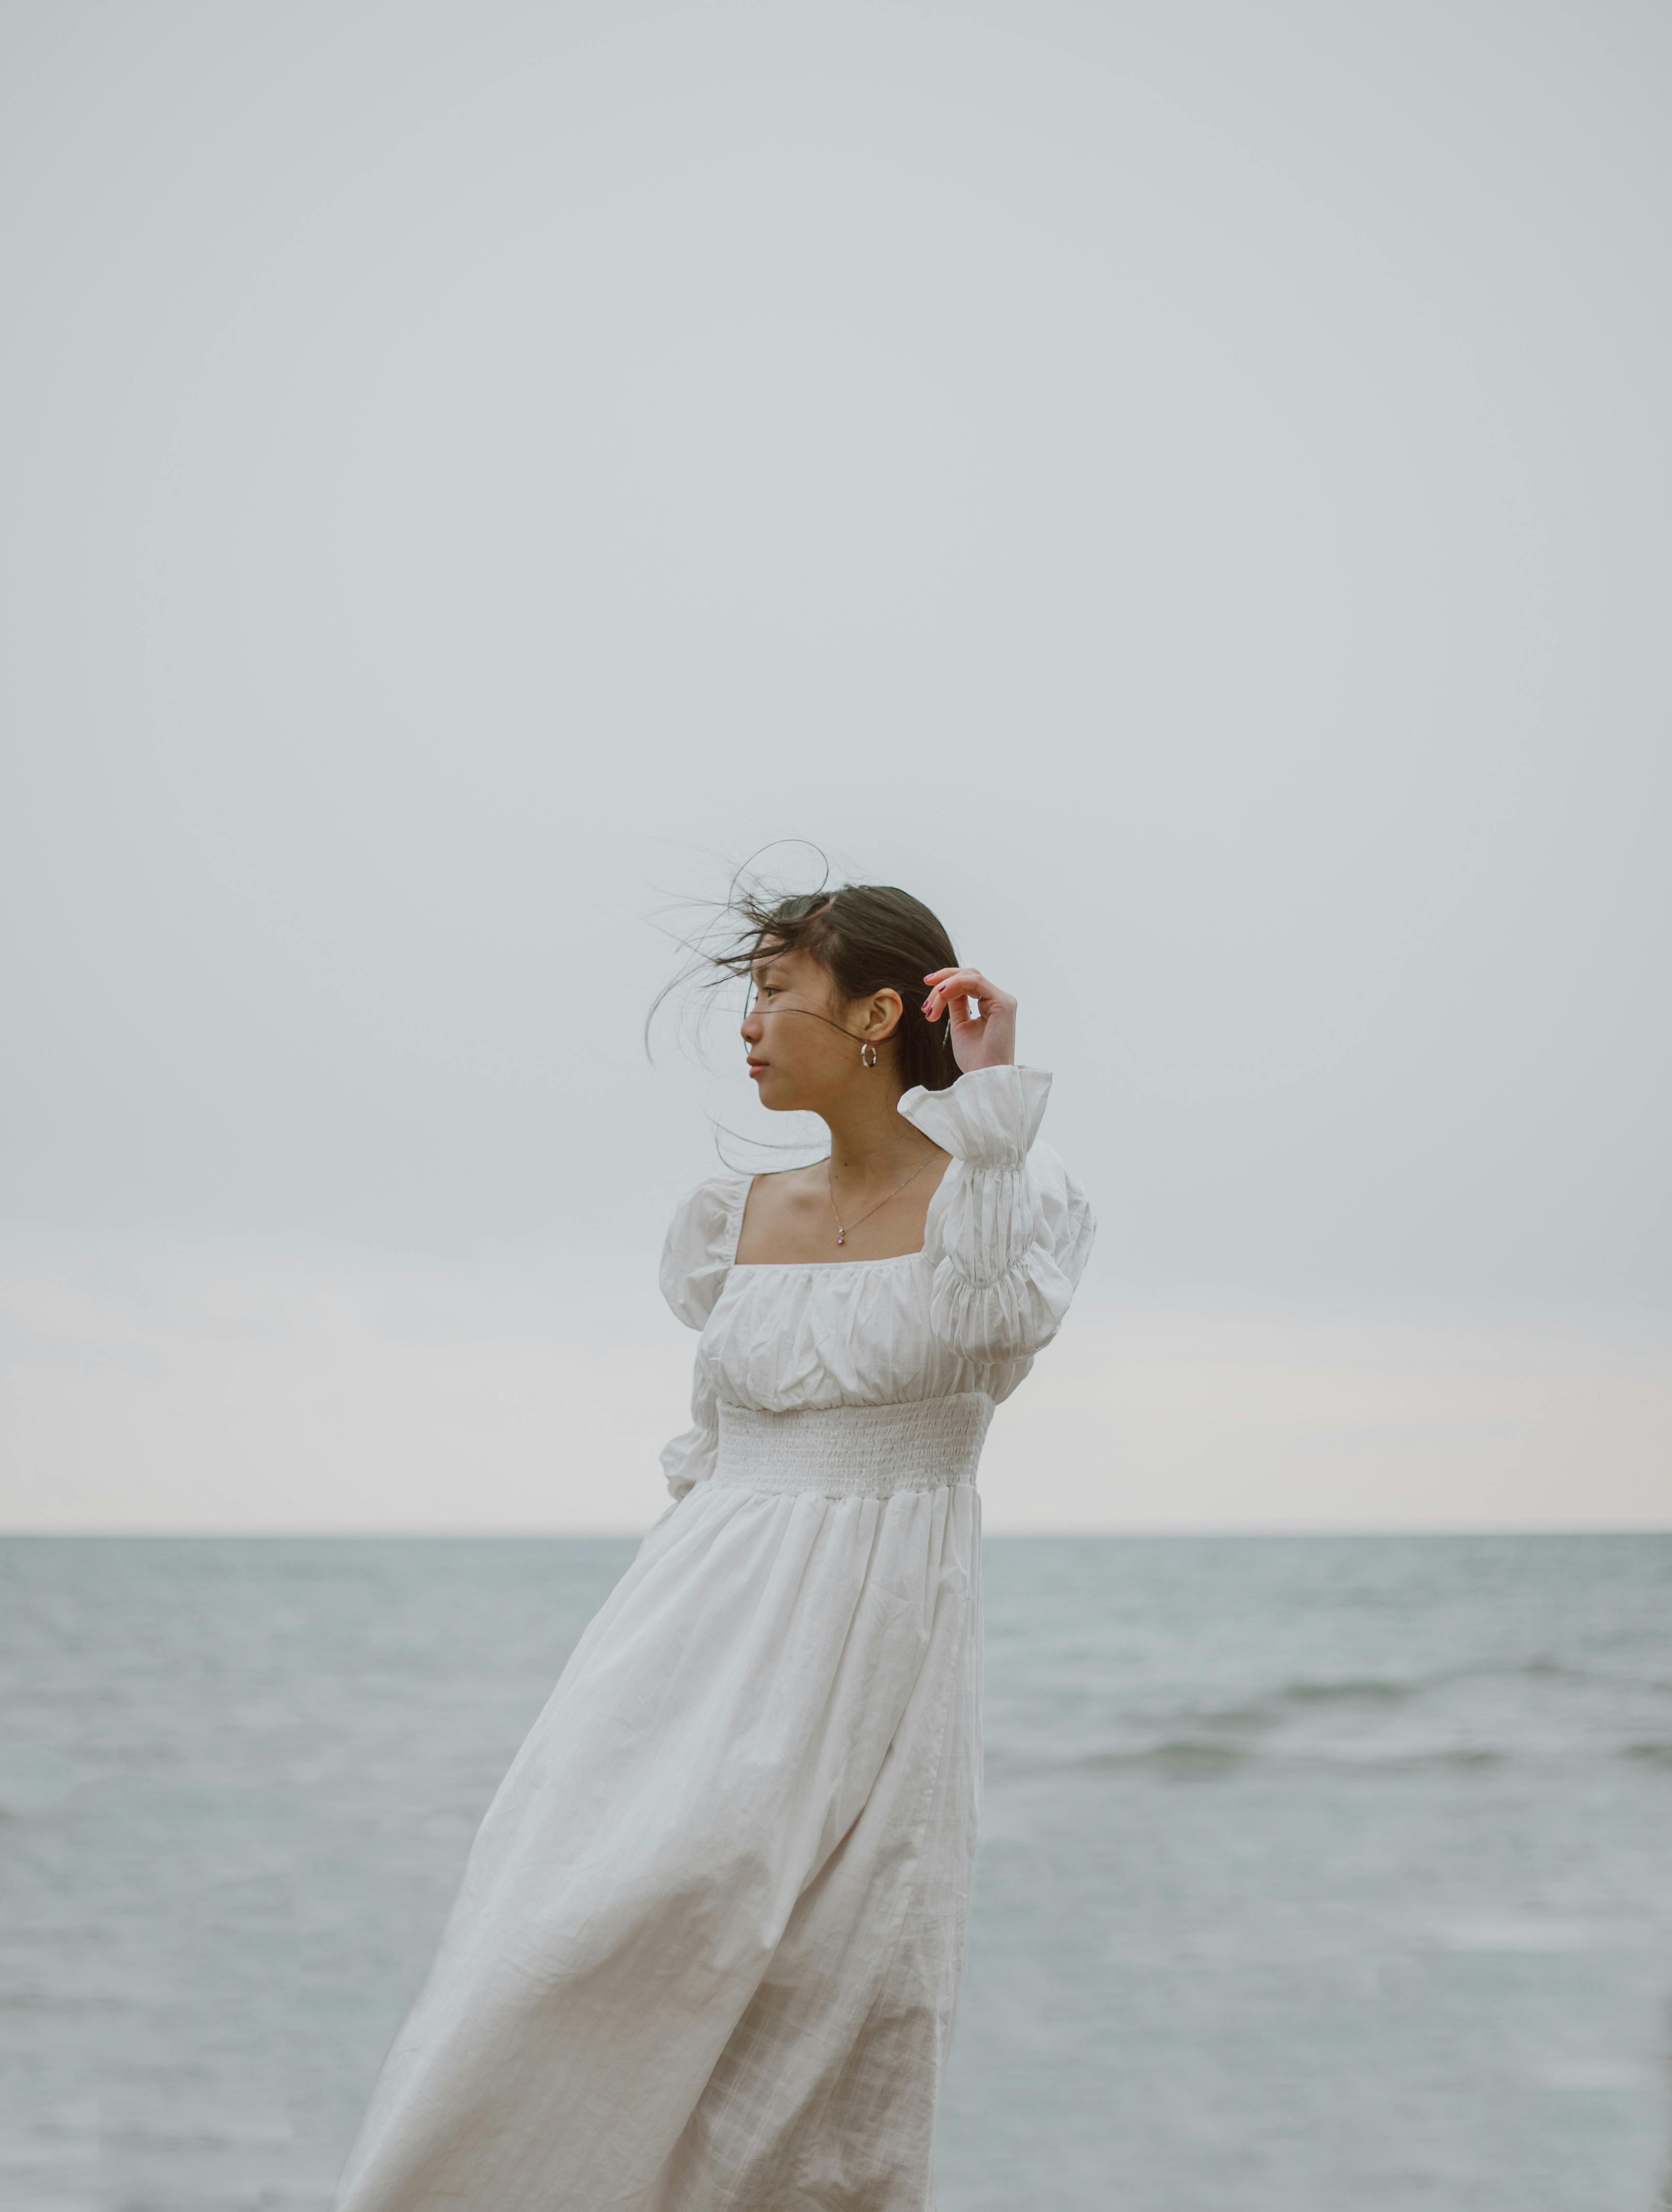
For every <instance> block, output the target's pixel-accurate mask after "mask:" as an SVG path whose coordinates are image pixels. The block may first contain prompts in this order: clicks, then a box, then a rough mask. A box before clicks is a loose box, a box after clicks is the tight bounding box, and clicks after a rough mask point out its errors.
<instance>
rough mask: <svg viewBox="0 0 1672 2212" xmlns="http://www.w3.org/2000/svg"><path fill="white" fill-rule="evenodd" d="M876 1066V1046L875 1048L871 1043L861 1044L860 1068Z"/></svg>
mask: <svg viewBox="0 0 1672 2212" xmlns="http://www.w3.org/2000/svg"><path fill="white" fill-rule="evenodd" d="M876 1065H877V1048H876V1046H875V1045H874V1044H871V1043H866V1044H862V1045H861V1046H860V1066H861V1067H874V1066H876Z"/></svg>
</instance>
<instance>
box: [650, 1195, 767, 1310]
mask: <svg viewBox="0 0 1672 2212" xmlns="http://www.w3.org/2000/svg"><path fill="white" fill-rule="evenodd" d="M748 1194H749V1178H748V1176H710V1177H709V1179H708V1182H700V1183H698V1185H697V1186H696V1189H695V1190H693V1191H688V1192H687V1193H686V1194H685V1196H684V1198H682V1199H681V1200H680V1201H679V1203H678V1206H675V1207H674V1209H673V1218H672V1221H670V1222H669V1224H668V1225H667V1235H666V1237H664V1238H663V1240H662V1264H661V1268H660V1273H659V1274H658V1276H657V1281H658V1283H659V1284H660V1286H661V1292H662V1296H663V1297H665V1298H666V1300H667V1302H668V1304H669V1305H670V1306H672V1309H673V1310H674V1312H675V1313H676V1314H678V1316H679V1318H680V1320H681V1321H682V1322H684V1324H685V1327H686V1328H702V1324H703V1322H706V1321H707V1320H708V1316H709V1315H710V1314H711V1313H712V1312H713V1311H714V1300H715V1299H716V1298H717V1297H719V1296H720V1291H721V1290H722V1288H723V1287H724V1285H725V1282H726V1277H727V1271H728V1270H729V1268H730V1267H731V1265H732V1254H733V1250H734V1249H735V1247H736V1243H737V1234H736V1230H737V1218H738V1216H739V1214H740V1213H741V1212H742V1211H743V1200H745V1198H746V1197H747V1196H748Z"/></svg>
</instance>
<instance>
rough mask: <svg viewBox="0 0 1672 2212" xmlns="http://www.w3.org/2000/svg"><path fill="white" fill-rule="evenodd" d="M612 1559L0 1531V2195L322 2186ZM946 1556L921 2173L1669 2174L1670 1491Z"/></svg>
mask: <svg viewBox="0 0 1672 2212" xmlns="http://www.w3.org/2000/svg"><path fill="white" fill-rule="evenodd" d="M631 1553H632V1547H631V1545H630V1544H628V1543H618V1542H612V1541H587V1540H575V1541H568V1540H538V1541H490V1540H482V1541H477V1540H471V1541H439V1540H428V1541H426V1540H418V1541H400V1540H393V1541H391V1540H368V1541H338V1540H320V1541H292V1540H249V1541H231V1540H228V1541H223V1540H203V1541H192V1540H182V1541H173V1540H150V1541H126V1540H106V1539H82V1540H73V1539H72V1540H64V1541H59V1540H56V1539H51V1540H42V1539H33V1540H31V1539H21V1540H15V1541H9V1542H7V1543H5V1544H3V1545H0V1668H3V1702H4V1712H5V1733H4V1747H3V1752H0V1923H3V1932H0V2204H3V2206H4V2208H5V2212H232V2208H240V2212H241V2208H273V2209H274V2212H281V2209H282V2212H322V2208H324V2207H325V2205H326V2204H327V2203H328V2202H329V2198H330V2193H331V2185H332V2182H333V2179H334V2177H335V2174H336V2172H337V2166H338V2164H339V2162H340V2160H341V2159H342V2157H343V2155H344V2152H345V2150H346V2148H347V2146H348V2143H349V2141H350V2137H351V2136H352V2134H353V2132H354V2130H355V2127H356V2123H357V2121H358V2119H359V2116H360V2112H361V2110H362V2106H363V2103H364V2100H365V2097H366V2094H367V2092H368V2089H369V2087H370V2084H371V2081H372V2077H373V2075H374V2072H375V2069H376V2068H377V2065H378V2063H379V2061H380V2058H381V2057H382V2054H383V2051H384V2050H385V2048H386V2045H387V2043H388V2040H389V2038H390V2036H391V2035H392V2033H393V2030H394V2028H395V2027H396V2025H397V2023H398V2020H399V2017H400V2015H401V2014H402V2012H403V2010H404V2006H405V2004H406V2002H407V2001H408V2000H409V1998H410V1996H411V1995H412V1994H413V1992H414V1990H415V1989H416V1985H417V1984H418V1982H419V1980H420V1978H421V1977H422V1975H423V1972H424V1970H425V1968H426V1966H427V1965H428V1963H429V1956H430V1953H431V1950H432V1948H433V1946H434V1943H435V1936H436V1934H437V1931H438V1929H439V1926H440V1923H441V1918H442V1917H443V1915H444V1913H445V1911H446V1910H447V1905H448V1902H449V1900H450V1898H451V1895H452V1892H453V1885H454V1883H455V1881H456V1880H457V1878H458V1875H459V1869H460V1866H461V1864H462V1862H463V1859H464V1855H465V1850H466V1848H467V1846H468V1844H469V1842H470V1838H471V1833H472V1832H473V1830H474V1827H475V1826H476V1823H477V1820H478V1819H479V1817H480V1815H481V1814H482V1811H483V1808H484V1807H485V1805H486V1803H487V1802H488V1799H489V1796H491V1794H492V1792H493V1790H494V1788H495V1786H496V1783H497V1782H498V1780H499V1778H500V1776H501V1774H502V1771H503V1770H504V1768H505V1766H506V1765H507V1764H508V1760H509V1759H510V1757H511V1754H512V1753H513V1752H514V1749H515V1747H516V1745H517V1743H518V1741H520V1737H521V1735H522V1734H523V1732H524V1730H525V1729H526V1727H527V1726H528V1724H529V1723H530V1722H532V1719H533V1717H534V1716H535V1714H536V1712H537V1711H538V1708H539V1706H540V1705H541V1703H542V1702H543V1700H544V1697H545V1695H546V1693H547V1692H548V1691H549V1689H550V1685H551V1682H552V1680H553V1679H554V1678H555V1676H556V1673H557V1670H558V1668H559V1667H560V1666H561V1665H562V1661H563V1658H564V1656H565V1655H566V1653H567V1652H568V1650H569V1648H570V1646H571V1645H572V1644H573V1642H574V1640H575V1637H576V1636H577V1634H578V1633H579V1632H580V1630H581V1627H582V1626H583V1625H584V1623H585V1622H586V1620H587V1619H588V1617H589V1616H590V1615H591V1613H593V1610H594V1609H595V1607H597V1605H598V1604H599V1601H600V1600H601V1598H602V1597H603V1595H604V1594H605V1591H606V1590H607V1589H609V1587H610V1585H611V1583H612V1582H613V1580H614V1579H615V1577H617V1575H618V1574H619V1573H620V1572H621V1571H622V1569H623V1567H624V1566H625V1565H626V1564H627V1562H628V1560H629V1558H630V1556H631ZM986 1572H987V1610H988V1645H987V1652H988V1656H987V1699H988V1797H987V1813H986V1823H985V1832H984V1842H983V1846H982V1859H981V1864H980V1871H979V1877H978V1887H977V1893H976V1911H975V1916H974V1922H973V1926H972V1933H971V1955H970V1969H969V1974H968V1978H967V1980H966V1982H965V1985H964V1999H963V2003H962V2008H961V2011H960V2016H959V2027H958V2041H957V2046H956V2051H955V2054H954V2058H953V2063H952V2069H951V2075H950V2078H949V2081H948V2084H947V2088H946V2093H945V2100H944V2102H943V2106H942V2112H941V2126H940V2151H939V2193H940V2203H941V2207H942V2212H1349V2208H1350V2212H1415V2209H1416V2208H1419V2207H1420V2208H1424V2212H1437V2209H1438V2212H1660V2209H1661V2208H1664V2207H1666V2206H1668V2205H1672V2191H1669V2187H1668V2176H1669V2172H1672V2128H1669V2118H1672V2095H1669V2087H1672V2083H1669V2072H1668V2052H1669V2047H1672V2009H1669V2008H1672V1537H1668V1536H1647V1537H1631V1536H1589V1537H1585V1536H1581V1537H1569V1536H1543V1537H1478V1538H1477V1537H1455V1538H1454V1537H1426V1538H1397V1537H1387V1538H1382V1537H1373V1538H1341V1539H1335V1538H1313V1539H1300V1538H1297V1539H1288V1538H1201V1539H1180V1540H1172V1539H1155V1538H1135V1539H1131V1540H1124V1539H1094V1540H1089V1541H1071V1540H1056V1539H1026V1538H1012V1539H1003V1540H997V1541H989V1543H988V1547H987V1561H986Z"/></svg>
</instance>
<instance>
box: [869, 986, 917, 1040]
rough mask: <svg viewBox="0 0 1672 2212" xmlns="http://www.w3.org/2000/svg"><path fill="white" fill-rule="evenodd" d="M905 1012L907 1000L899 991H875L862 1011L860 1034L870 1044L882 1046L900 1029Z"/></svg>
mask: <svg viewBox="0 0 1672 2212" xmlns="http://www.w3.org/2000/svg"><path fill="white" fill-rule="evenodd" d="M905 1010H906V1003H905V1000H903V998H902V997H901V996H900V994H899V993H898V992H897V991H888V990H885V991H873V992H872V994H871V996H870V997H869V998H868V999H866V1000H865V1001H864V1002H863V1006H862V1007H861V1010H860V1035H861V1036H863V1037H864V1038H865V1040H866V1042H867V1043H868V1044H880V1043H881V1042H882V1041H883V1039H884V1038H885V1037H891V1036H893V1034H894V1032H895V1030H897V1029H898V1028H899V1026H900V1017H901V1015H902V1014H903V1013H904V1012H905Z"/></svg>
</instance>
